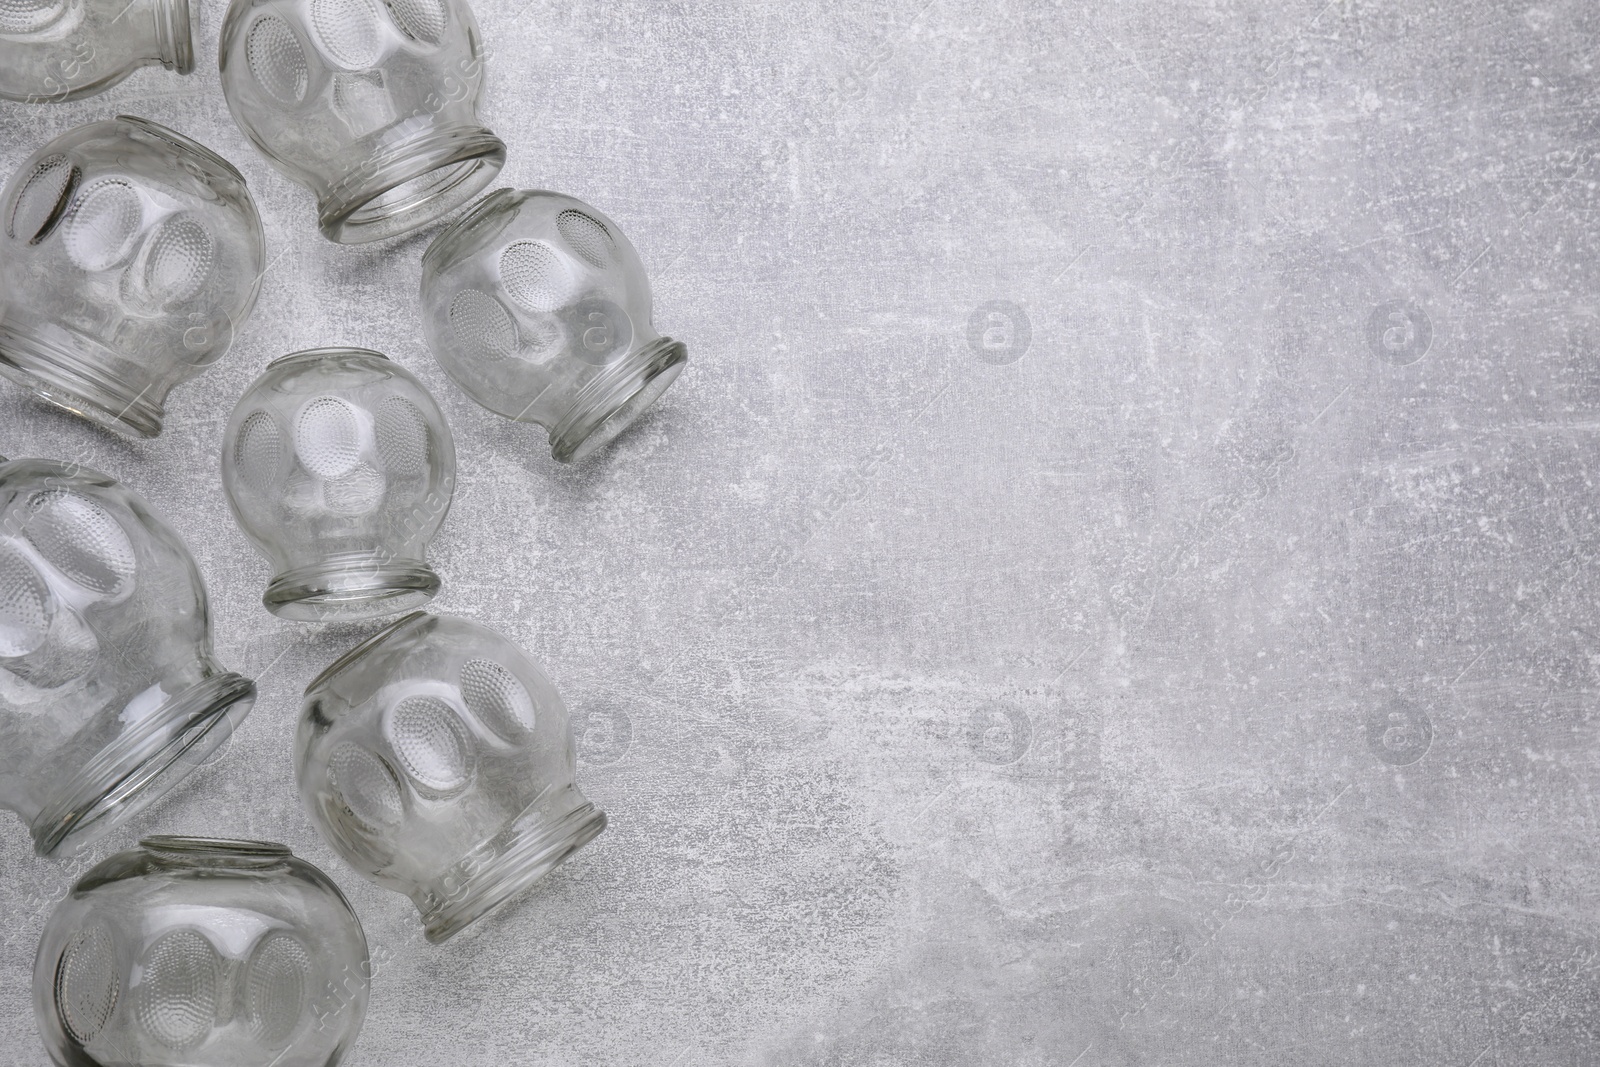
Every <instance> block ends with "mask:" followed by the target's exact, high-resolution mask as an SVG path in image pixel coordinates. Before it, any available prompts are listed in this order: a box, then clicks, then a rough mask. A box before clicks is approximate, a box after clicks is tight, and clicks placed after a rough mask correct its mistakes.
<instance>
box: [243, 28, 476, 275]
mask: <svg viewBox="0 0 1600 1067" xmlns="http://www.w3.org/2000/svg"><path fill="white" fill-rule="evenodd" d="M219 62H220V65H221V68H222V92H223V95H224V96H226V97H227V100H228V107H229V109H230V110H231V111H232V112H233V117H234V120H235V121H236V122H237V123H238V124H239V128H240V129H241V130H243V131H244V133H245V135H246V136H247V137H249V138H250V140H251V141H252V142H253V143H254V144H255V146H256V147H257V148H259V149H260V150H261V151H262V153H263V154H264V155H265V156H266V157H267V159H268V161H270V162H271V163H272V164H273V166H275V167H277V168H278V169H279V170H281V171H282V172H283V173H284V174H286V175H288V176H289V177H290V178H292V179H293V180H295V181H296V182H299V183H300V184H301V185H303V186H305V187H306V188H308V189H310V190H311V191H312V192H313V193H315V194H316V197H317V215H318V225H319V226H320V227H321V229H322V233H323V235H324V236H325V237H327V238H329V239H330V240H333V241H338V242H340V243H342V244H357V243H361V242H364V241H376V240H380V239H382V238H385V237H395V236H398V235H400V234H404V233H409V232H411V231H412V230H415V229H418V228H419V227H422V226H426V225H427V224H428V223H430V222H432V221H434V220H435V219H439V218H442V217H443V216H445V215H447V214H449V213H450V212H452V211H454V210H455V209H456V208H458V207H460V206H461V205H463V204H465V203H466V202H467V201H469V200H471V199H472V198H473V197H474V196H476V195H477V194H478V192H479V191H481V190H482V189H483V187H484V186H485V185H488V184H489V182H491V181H493V180H494V176H495V175H496V174H497V173H499V171H500V167H501V166H502V165H503V164H504V163H505V158H506V147H505V145H504V144H503V143H501V141H500V139H499V138H498V137H496V136H495V135H494V134H493V133H491V132H490V131H489V130H488V129H486V128H485V127H484V126H483V125H482V124H481V123H480V122H479V120H478V98H479V96H480V94H481V92H482V89H483V63H484V52H483V41H482V39H481V38H480V37H479V35H478V26H477V23H476V22H475V21H474V20H473V17H472V12H471V10H470V9H469V8H468V7H467V5H466V4H465V3H463V2H462V0H233V3H232V4H231V5H230V6H229V8H228V17H227V20H226V21H225V22H224V23H223V27H222V45H221V50H220V55H219Z"/></svg>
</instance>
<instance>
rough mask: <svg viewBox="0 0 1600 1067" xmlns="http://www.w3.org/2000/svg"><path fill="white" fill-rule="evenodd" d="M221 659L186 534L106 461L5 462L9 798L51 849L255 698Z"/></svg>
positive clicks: (3, 715) (171, 765) (1, 600)
mask: <svg viewBox="0 0 1600 1067" xmlns="http://www.w3.org/2000/svg"><path fill="white" fill-rule="evenodd" d="M255 693H256V689H255V684H254V683H253V682H251V681H250V680H249V679H248V678H244V677H242V676H240V675H238V674H234V673H233V672H231V671H227V670H224V669H223V668H222V667H221V665H220V664H218V663H217V661H216V658H215V657H214V656H213V655H212V651H211V622H210V616H209V614H208V612H207V609H206V590H205V584H204V583H203V582H202V581H201V579H200V572H199V571H198V570H197V569H196V568H195V565H194V560H193V559H191V558H190V556H189V553H188V550H187V549H185V548H184V545H183V542H182V541H181V540H180V539H179V538H178V535H177V534H176V533H174V532H173V531H172V529H171V527H169V526H167V524H166V523H164V522H162V521H161V520H160V519H159V518H157V517H156V515H155V514H154V513H153V512H152V511H151V510H150V507H149V505H147V504H146V503H145V502H144V501H143V500H141V499H140V498H139V497H138V496H136V495H135V494H134V493H132V492H130V491H129V490H128V489H126V488H124V487H122V486H121V485H119V484H117V483H116V482H115V481H113V480H111V479H110V478H107V477H106V476H105V475H103V474H98V473H96V472H95V471H92V470H89V469H87V468H84V467H78V466H72V465H68V464H64V463H57V462H54V461H52V460H42V459H22V460H14V461H11V462H4V461H0V738H4V739H5V741H4V744H0V806H3V807H6V808H10V809H11V810H12V811H15V812H16V813H17V814H18V815H20V816H21V817H22V819H23V821H24V822H26V823H27V824H28V827H29V829H30V830H31V832H32V834H33V841H34V847H35V849H36V850H37V851H38V853H39V854H40V855H41V856H49V855H53V854H57V853H61V854H70V853H71V852H73V851H75V850H76V849H78V848H79V847H81V846H82V845H83V844H85V843H87V842H89V841H93V840H95V839H96V838H98V837H101V836H102V835H104V834H106V833H107V832H109V831H110V830H111V829H112V828H113V827H115V826H116V825H117V824H118V823H121V822H122V821H124V820H125V819H127V818H128V817H129V816H131V815H133V814H134V813H135V812H137V811H139V810H140V809H142V808H144V807H145V806H147V805H148V804H150V803H151V802H152V801H153V800H155V799H156V798H157V797H159V796H160V795H161V794H162V793H164V792H166V791H167V790H168V789H170V788H171V787H172V786H174V785H176V784H177V783H178V782H179V781H181V780H182V779H183V778H184V776H186V775H187V774H189V773H190V772H191V771H193V770H194V769H195V768H196V767H197V766H199V765H200V764H201V763H203V762H204V761H205V760H206V759H207V758H208V757H210V756H211V755H212V754H213V753H214V752H216V751H217V749H218V748H219V746H221V745H222V744H223V742H225V741H226V740H227V739H228V738H229V737H230V736H231V735H232V733H233V729H234V727H235V726H236V725H237V724H238V723H239V721H240V720H242V719H243V718H244V716H245V714H246V713H247V712H248V711H249V710H250V706H251V704H252V703H254V701H255Z"/></svg>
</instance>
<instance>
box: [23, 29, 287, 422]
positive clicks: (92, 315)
mask: <svg viewBox="0 0 1600 1067" xmlns="http://www.w3.org/2000/svg"><path fill="white" fill-rule="evenodd" d="M4 2H5V0H0V4H3V3H4ZM3 198H4V199H3V201H0V210H3V213H4V231H3V232H0V374H4V375H5V376H6V377H8V378H11V379H12V380H14V381H16V382H17V383H19V384H21V385H23V386H24V387H26V388H28V389H30V390H32V391H33V392H34V393H35V394H36V395H37V396H39V397H41V398H42V399H44V400H46V401H48V402H50V403H52V404H54V405H56V406H57V407H60V408H64V409H66V410H67V411H70V412H73V413H74V414H77V415H81V416H83V417H84V418H86V419H89V420H91V421H93V422H96V423H98V424H100V425H102V426H105V427H107V428H109V429H112V430H116V431H117V432H119V433H123V434H127V435H129V436H137V437H155V436H156V435H158V434H159V433H160V432H161V421H162V415H163V405H164V403H165V402H166V398H167V393H168V392H169V391H170V390H171V389H172V387H173V386H175V385H177V384H178V383H180V382H183V381H187V380H188V379H190V378H193V377H194V376H195V375H197V374H199V373H200V372H201V371H202V370H204V369H205V368H206V367H209V366H210V365H211V364H212V363H214V362H216V361H217V360H218V359H220V358H222V356H223V354H224V353H226V352H227V351H228V347H229V346H230V345H231V344H232V343H233V335H234V331H235V330H236V329H237V328H238V326H239V325H240V324H241V323H242V322H243V321H244V320H245V318H246V317H247V316H248V315H249V314H250V310H251V308H253V307H254V306H255V302H256V292H257V290H258V289H259V288H260V286H261V275H262V272H263V271H264V270H265V266H266V264H265V251H266V244H265V238H264V237H263V236H262V232H261V220H260V218H259V217H258V216H257V214H256V206H255V202H254V201H253V200H252V199H251V198H250V192H249V190H248V189H246V188H245V184H244V178H243V177H241V176H240V174H239V172H238V171H236V170H234V169H233V167H232V166H230V165H229V164H228V162H227V161H226V160H224V159H223V158H222V157H221V156H218V155H216V154H215V153H213V152H212V151H211V150H210V149H208V148H205V147H203V146H201V145H199V144H196V143H195V142H194V141H191V140H189V138H187V137H185V136H183V135H182V134H180V133H174V132H173V131H172V130H169V129H167V128H166V127H164V126H158V125H156V124H155V123H153V122H148V121H146V120H145V119H139V118H130V117H128V116H126V115H124V116H122V117H121V118H116V119H110V120H107V121H105V122H94V123H90V124H89V125H87V126H79V127H78V128H77V129H75V130H70V131H68V132H67V133H65V134H62V135H61V136H60V137H57V138H56V139H55V140H54V141H51V142H50V143H49V144H47V145H45V146H44V147H43V148H41V149H40V150H39V151H37V152H35V153H34V154H33V157H32V158H31V159H29V160H28V161H27V162H26V163H24V164H23V165H22V166H21V167H20V168H18V170H17V172H16V173H15V174H14V175H13V176H12V178H11V181H10V182H9V183H7V185H6V188H5V192H4V194H3Z"/></svg>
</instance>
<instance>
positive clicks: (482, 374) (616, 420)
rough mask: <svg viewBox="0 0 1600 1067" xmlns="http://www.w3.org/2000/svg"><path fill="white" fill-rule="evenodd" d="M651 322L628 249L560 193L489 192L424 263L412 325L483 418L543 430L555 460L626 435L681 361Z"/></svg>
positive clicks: (646, 290) (683, 351)
mask: <svg viewBox="0 0 1600 1067" xmlns="http://www.w3.org/2000/svg"><path fill="white" fill-rule="evenodd" d="M650 311H651V299H650V281H649V279H648V278H646V277H645V272H644V265H643V264H642V263H640V261H639V254H638V253H637V252H635V251H634V248H633V245H632V244H631V243H629V241H628V239H627V238H626V237H625V236H623V234H622V231H621V230H620V229H618V228H617V225H616V223H614V222H612V221H611V220H610V219H608V218H606V217H605V216H604V215H602V214H600V212H598V211H596V210H595V209H594V208H592V207H590V206H589V205H587V204H585V203H584V202H583V201H581V200H574V199H573V198H572V197H570V196H562V195H560V194H559V193H546V192H513V191H512V190H510V189H501V190H498V191H496V192H494V193H491V194H490V195H489V196H487V197H485V198H484V199H483V200H482V201H480V202H479V203H478V204H477V206H476V207H474V208H473V209H472V210H471V211H470V212H468V213H467V214H466V215H464V216H462V218H461V219H459V220H458V221H457V222H456V223H455V224H454V225H452V226H451V227H450V228H449V229H448V230H446V231H444V232H443V233H441V234H440V235H439V236H438V237H437V238H436V239H435V240H434V242H433V244H432V245H431V246H430V247H429V248H428V251H427V253H426V254H425V255H424V256H423V258H422V326H423V332H424V333H425V334H426V336H427V338H428V346H429V348H431V349H432V350H433V354H434V356H435V358H437V359H438V360H439V365H440V366H442V367H443V368H444V369H445V372H446V373H448V374H449V375H450V377H451V378H452V379H454V381H455V382H456V384H457V385H459V386H460V387H461V388H462V389H463V390H464V391H465V392H466V393H467V395H468V396H470V397H472V398H473V399H474V400H476V401H477V402H478V403H479V404H482V405H483V406H484V407H486V408H488V409H489V410H490V411H493V412H495V413H497V414H500V415H504V416H506V417H507V418H509V419H515V420H517V421H519V422H532V423H537V424H538V425H540V426H543V427H544V428H545V429H546V430H547V431H548V432H549V434H550V451H551V454H552V455H553V456H554V457H555V458H556V459H557V460H560V461H561V462H564V463H567V462H573V461H575V460H580V459H582V458H584V457H585V456H587V455H589V454H591V453H593V452H595V451H596V450H598V449H600V448H601V447H603V446H604V445H606V444H607V443H609V442H610V441H611V440H612V439H614V438H615V437H616V436H617V435H618V434H620V433H622V431H623V430H625V429H627V428H628V427H629V426H630V425H632V423H633V422H634V420H635V419H637V418H638V417H639V416H640V415H641V414H643V413H644V411H645V410H646V409H647V408H649V407H650V405H651V404H653V403H655V401H656V399H657V398H659V397H660V396H661V394H662V393H664V392H666V390H667V387H668V386H670V385H671V384H672V383H673V381H675V380H676V379H677V377H678V374H679V373H680V372H681V371H682V370H683V368H684V365H685V364H686V363H687V362H688V358H689V356H688V349H687V348H685V347H684V346H683V345H682V344H681V343H679V342H677V341H674V340H672V339H671V338H670V337H662V336H661V335H660V334H658V333H656V331H655V327H653V326H652V325H651V324H650Z"/></svg>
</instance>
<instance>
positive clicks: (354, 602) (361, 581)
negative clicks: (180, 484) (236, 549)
mask: <svg viewBox="0 0 1600 1067" xmlns="http://www.w3.org/2000/svg"><path fill="white" fill-rule="evenodd" d="M455 478H456V460H455V446H454V444H453V443H452V440H451V436H450V427H449V425H448V424H447V423H446V422H445V420H444V413H443V412H441V411H440V410H439V405H438V404H436V403H435V402H434V399H433V396H432V394H430V393H429V392H428V390H427V389H426V388H425V387H424V386H423V384H422V383H421V382H419V381H417V379H416V378H415V377H413V376H412V374H411V373H410V372H409V371H407V370H406V369H405V368H404V367H401V366H400V365H399V364H397V363H392V362H390V360H389V359H388V358H387V357H385V356H384V355H383V354H382V353H379V352H373V351H371V350H369V349H364V348H318V349H311V350H309V351H305V352H296V353H294V354H292V355H288V356H284V357H283V358H281V359H278V360H274V361H273V362H272V363H271V364H269V365H268V367H267V370H266V373H264V374H263V375H262V376H261V377H260V378H258V379H256V381H255V383H254V384H252V385H251V386H250V388H249V389H247V390H245V394H244V396H242V397H241V398H240V399H239V404H238V406H237V407H236V408H234V412H233V417H232V419H230V420H229V422H228V428H227V431H226V433H225V434H224V436H223V448H222V487H223V491H224V492H225V493H226V494H227V497H228V503H229V505H230V506H231V507H232V509H233V514H234V518H236V519H237V520H238V522H239V527H240V528H241V529H242V530H243V531H244V532H245V534H246V535H248V536H249V538H250V539H251V541H253V542H254V543H255V545H256V547H257V548H258V549H260V551H261V553H262V555H264V556H266V557H267V559H268V560H270V561H271V562H272V564H273V566H274V567H275V568H276V570H277V573H276V574H275V576H274V577H273V579H272V582H271V584H270V585H268V586H267V591H266V594H265V595H264V596H263V597H262V603H264V604H265V605H266V607H267V610H269V611H271V612H272V613H273V614H275V615H281V616H283V617H284V618H287V619H300V620H306V621H323V620H329V619H350V620H353V619H364V618H372V617H375V616H379V615H388V614H392V613H394V612H400V611H408V610H411V609H413V608H416V607H418V606H420V605H422V604H425V603H427V602H428V601H429V600H431V599H432V598H433V596H434V594H435V593H437V592H438V591H439V586H440V581H439V575H438V574H437V573H435V572H434V570H433V568H432V567H430V566H428V563H427V549H428V542H429V541H430V540H431V539H432V537H433V535H434V533H435V532H437V531H438V529H439V524H440V523H442V522H444V518H445V515H446V514H447V513H448V512H449V510H450V498H451V494H452V493H453V492H454V490H455Z"/></svg>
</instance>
